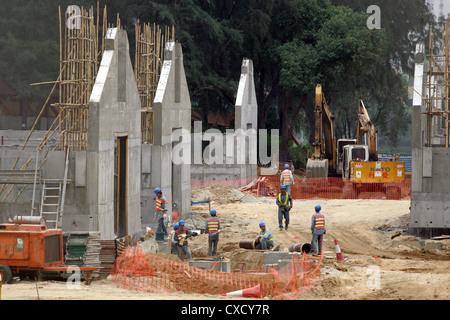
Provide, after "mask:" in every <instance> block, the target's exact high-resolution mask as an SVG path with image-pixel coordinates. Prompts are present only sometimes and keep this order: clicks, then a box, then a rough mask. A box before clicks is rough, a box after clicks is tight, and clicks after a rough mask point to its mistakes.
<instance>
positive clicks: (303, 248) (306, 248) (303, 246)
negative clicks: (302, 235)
mask: <svg viewBox="0 0 450 320" xmlns="http://www.w3.org/2000/svg"><path fill="white" fill-rule="evenodd" d="M289 252H302V253H311V244H309V243H296V244H291V245H290V246H289Z"/></svg>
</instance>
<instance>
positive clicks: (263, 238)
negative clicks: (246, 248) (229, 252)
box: [255, 222, 280, 251]
mask: <svg viewBox="0 0 450 320" xmlns="http://www.w3.org/2000/svg"><path fill="white" fill-rule="evenodd" d="M259 228H260V229H261V231H260V232H259V235H258V237H257V238H256V242H255V243H256V245H255V249H258V250H271V249H272V248H273V247H274V246H275V240H274V238H273V233H272V231H270V229H268V228H266V224H265V223H264V222H261V223H260V224H259ZM279 249H280V246H279V245H278V246H277V247H276V248H275V249H274V251H278V250H279Z"/></svg>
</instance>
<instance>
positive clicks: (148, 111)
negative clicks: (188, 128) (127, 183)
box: [134, 21, 175, 143]
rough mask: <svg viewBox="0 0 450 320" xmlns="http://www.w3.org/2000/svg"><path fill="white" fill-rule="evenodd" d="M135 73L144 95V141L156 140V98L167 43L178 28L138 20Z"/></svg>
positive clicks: (140, 93) (139, 89)
mask: <svg viewBox="0 0 450 320" xmlns="http://www.w3.org/2000/svg"><path fill="white" fill-rule="evenodd" d="M135 30H136V52H135V67H134V75H135V78H136V83H137V87H138V91H139V96H140V98H141V106H142V107H141V111H142V117H141V119H142V120H141V121H142V123H141V128H142V143H153V138H154V136H153V120H154V115H153V100H154V99H155V94H156V89H157V86H158V81H159V76H160V73H161V69H162V65H163V61H164V46H165V44H166V42H167V41H170V40H173V39H175V28H174V27H173V26H172V27H165V28H164V32H163V29H162V28H160V26H158V25H156V24H153V25H152V24H150V23H144V24H142V25H141V23H140V22H139V21H137V23H136V28H135Z"/></svg>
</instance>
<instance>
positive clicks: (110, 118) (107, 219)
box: [0, 29, 141, 239]
mask: <svg viewBox="0 0 450 320" xmlns="http://www.w3.org/2000/svg"><path fill="white" fill-rule="evenodd" d="M0 133H5V134H6V133H7V134H8V139H7V140H5V147H0V169H3V170H8V169H11V167H12V164H13V163H14V161H15V159H16V158H17V157H20V162H19V164H18V166H17V167H16V169H20V167H22V166H23V164H24V163H25V162H26V161H27V160H28V159H30V158H31V159H32V162H31V163H30V165H29V167H28V169H32V170H34V164H35V163H36V161H35V159H36V152H35V150H34V149H35V147H36V146H37V144H38V143H39V142H40V141H41V140H42V137H43V134H45V133H43V132H37V133H33V136H32V139H31V140H30V142H29V144H28V147H27V149H26V150H25V151H22V150H21V146H22V145H23V142H24V136H25V137H26V135H27V134H28V132H24V131H19V132H17V131H16V132H14V131H12V132H10V131H3V132H0ZM55 136H57V134H56V135H55ZM119 137H126V138H127V148H126V151H125V153H126V159H127V168H126V170H125V171H126V172H125V173H124V174H125V175H126V176H125V177H126V178H125V179H126V181H125V185H126V195H125V198H126V204H127V205H126V215H127V217H126V227H124V228H125V233H126V234H128V235H130V234H135V233H137V232H139V231H140V230H141V205H140V202H141V179H140V176H141V102H140V97H139V94H138V91H137V85H136V81H135V78H134V72H133V67H132V65H131V60H130V56H129V45H128V38H127V34H126V31H124V30H117V29H108V32H107V35H106V39H105V51H104V54H103V58H102V61H101V63H100V67H99V70H98V75H97V78H96V80H95V84H94V87H93V91H92V94H91V97H90V104H89V136H88V139H89V146H88V150H85V151H76V152H73V151H71V152H70V157H69V167H68V179H69V181H70V182H69V184H68V185H67V190H66V196H65V205H64V214H63V219H62V228H63V230H64V231H65V232H71V231H100V233H101V238H102V239H114V238H116V236H121V235H118V234H117V233H118V232H117V230H115V225H116V224H115V222H114V218H115V209H114V204H115V199H116V198H115V195H116V192H115V178H114V175H115V159H117V154H116V150H115V149H116V147H117V139H118V138H119ZM56 143H57V139H56V138H54V139H53V140H52V142H51V144H52V145H56ZM50 149H51V147H48V148H47V149H46V150H44V151H42V152H41V153H40V159H39V164H40V165H41V164H42V160H43V159H44V158H47V160H46V162H45V164H44V165H43V166H42V170H41V171H40V174H41V177H42V179H61V180H62V179H63V178H64V168H65V152H64V151H49V150H50ZM0 187H1V186H0ZM41 189H42V186H41V185H38V187H37V189H36V191H37V192H36V196H35V202H36V205H35V208H37V211H36V213H35V214H36V215H38V214H39V213H40V211H39V204H40V201H41ZM18 190H20V189H19V188H16V189H15V190H14V192H13V193H12V194H11V195H10V196H9V197H8V199H7V201H5V202H3V203H2V202H0V219H1V222H6V221H7V218H8V217H12V216H14V215H29V214H30V212H31V202H32V200H31V199H32V190H33V186H32V185H31V186H28V187H27V189H26V192H24V193H23V194H22V195H21V197H20V198H19V199H18V201H17V203H11V201H12V199H13V197H14V196H15V193H16V194H17V192H18ZM1 200H3V197H2V198H1V199H0V201H1Z"/></svg>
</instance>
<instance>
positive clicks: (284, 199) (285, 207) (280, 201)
mask: <svg viewBox="0 0 450 320" xmlns="http://www.w3.org/2000/svg"><path fill="white" fill-rule="evenodd" d="M276 203H277V206H278V225H279V227H280V231H283V218H284V220H285V221H284V222H285V224H284V229H285V230H287V229H288V225H289V211H291V209H292V206H293V205H294V202H293V201H292V197H291V195H290V194H289V193H287V192H286V186H285V185H282V186H281V193H280V194H279V195H278V197H277V200H276Z"/></svg>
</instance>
